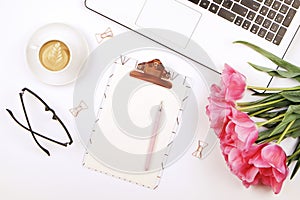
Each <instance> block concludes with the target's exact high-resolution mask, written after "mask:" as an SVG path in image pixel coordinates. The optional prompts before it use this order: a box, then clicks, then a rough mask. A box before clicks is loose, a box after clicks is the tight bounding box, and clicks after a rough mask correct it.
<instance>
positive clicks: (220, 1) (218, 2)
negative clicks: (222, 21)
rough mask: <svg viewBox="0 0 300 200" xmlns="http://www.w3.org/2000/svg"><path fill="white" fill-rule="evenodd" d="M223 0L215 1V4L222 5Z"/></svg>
mask: <svg viewBox="0 0 300 200" xmlns="http://www.w3.org/2000/svg"><path fill="white" fill-rule="evenodd" d="M222 1H223V0H214V2H215V3H217V4H221V3H222Z"/></svg>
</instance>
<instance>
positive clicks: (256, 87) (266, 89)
mask: <svg viewBox="0 0 300 200" xmlns="http://www.w3.org/2000/svg"><path fill="white" fill-rule="evenodd" d="M247 89H253V90H265V91H291V90H299V89H300V86H296V87H289V88H268V87H259V86H252V85H248V86H247Z"/></svg>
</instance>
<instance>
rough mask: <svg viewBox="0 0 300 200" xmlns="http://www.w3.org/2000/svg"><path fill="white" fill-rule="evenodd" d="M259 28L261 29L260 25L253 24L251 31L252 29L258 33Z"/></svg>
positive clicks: (252, 31)
mask: <svg viewBox="0 0 300 200" xmlns="http://www.w3.org/2000/svg"><path fill="white" fill-rule="evenodd" d="M258 29H259V26H258V25H256V24H253V25H252V27H251V29H250V31H251V33H254V34H256V33H257V31H258Z"/></svg>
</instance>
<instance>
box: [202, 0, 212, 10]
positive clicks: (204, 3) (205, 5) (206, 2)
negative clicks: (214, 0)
mask: <svg viewBox="0 0 300 200" xmlns="http://www.w3.org/2000/svg"><path fill="white" fill-rule="evenodd" d="M209 3H210V2H209V1H207V0H202V1H201V2H200V4H199V6H201V7H202V8H205V9H207V8H208V6H209Z"/></svg>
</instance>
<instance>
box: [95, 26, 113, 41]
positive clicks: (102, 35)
mask: <svg viewBox="0 0 300 200" xmlns="http://www.w3.org/2000/svg"><path fill="white" fill-rule="evenodd" d="M95 36H96V40H97V42H98V43H101V42H102V41H103V40H104V39H105V38H111V37H113V36H114V34H113V32H112V30H111V28H110V27H108V28H107V29H106V30H105V31H104V32H103V33H96V35H95Z"/></svg>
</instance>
